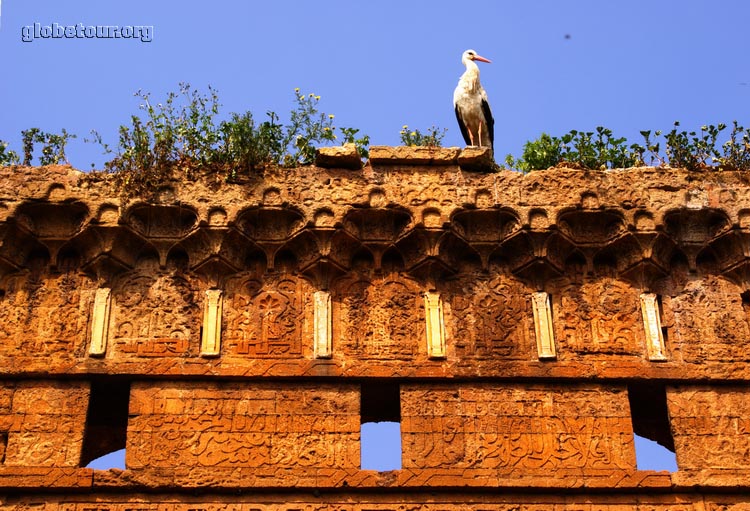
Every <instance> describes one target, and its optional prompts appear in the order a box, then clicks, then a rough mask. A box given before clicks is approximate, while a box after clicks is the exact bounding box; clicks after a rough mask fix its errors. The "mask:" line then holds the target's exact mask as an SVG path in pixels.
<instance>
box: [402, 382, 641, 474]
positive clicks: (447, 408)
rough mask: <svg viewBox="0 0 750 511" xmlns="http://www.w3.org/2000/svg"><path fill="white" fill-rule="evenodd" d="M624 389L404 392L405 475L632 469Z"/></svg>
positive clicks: (479, 387)
mask: <svg viewBox="0 0 750 511" xmlns="http://www.w3.org/2000/svg"><path fill="white" fill-rule="evenodd" d="M627 400H628V398H627V393H626V391H625V389H624V388H596V387H565V388H563V387H558V388H550V387H549V386H547V387H542V386H526V387H521V386H518V385H504V386H495V385H479V384H475V385H460V386H459V385H435V386H434V387H433V388H429V389H425V388H424V387H419V386H415V385H403V386H402V426H401V430H402V435H403V446H404V447H403V449H404V454H403V460H404V468H409V469H416V468H448V467H451V468H475V469H493V470H520V471H523V473H526V474H530V473H533V472H535V471H542V472H544V473H545V474H548V475H550V476H551V475H552V474H553V473H554V471H555V470H568V469H573V468H576V469H581V470H584V472H585V471H586V470H592V469H623V470H628V469H633V468H634V467H635V450H634V446H633V435H632V427H631V425H630V416H629V408H628V405H627Z"/></svg>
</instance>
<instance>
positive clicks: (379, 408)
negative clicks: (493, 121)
mask: <svg viewBox="0 0 750 511" xmlns="http://www.w3.org/2000/svg"><path fill="white" fill-rule="evenodd" d="M360 453H361V461H360V466H361V468H362V470H377V471H379V472H386V471H389V470H400V469H401V391H400V388H399V384H398V383H392V382H388V381H373V382H367V383H363V384H362V385H361V391H360Z"/></svg>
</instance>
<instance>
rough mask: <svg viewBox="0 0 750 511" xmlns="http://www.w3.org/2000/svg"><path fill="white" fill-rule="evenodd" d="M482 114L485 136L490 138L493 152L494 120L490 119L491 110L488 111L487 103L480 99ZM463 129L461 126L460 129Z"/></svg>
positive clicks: (488, 105)
mask: <svg viewBox="0 0 750 511" xmlns="http://www.w3.org/2000/svg"><path fill="white" fill-rule="evenodd" d="M482 113H483V114H484V119H485V120H486V121H487V135H489V137H490V147H491V148H492V150H493V151H494V150H495V119H493V118H492V110H490V104H489V103H487V100H486V99H482ZM461 129H462V130H463V129H465V128H463V126H462V127H461ZM464 138H466V135H464Z"/></svg>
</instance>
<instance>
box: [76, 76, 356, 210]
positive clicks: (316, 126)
mask: <svg viewBox="0 0 750 511" xmlns="http://www.w3.org/2000/svg"><path fill="white" fill-rule="evenodd" d="M135 95H136V96H137V97H139V98H141V100H142V103H141V105H140V109H141V110H143V112H144V113H145V115H144V116H143V117H140V116H138V115H133V116H131V119H130V121H131V122H130V125H129V126H120V129H119V140H118V145H117V149H116V154H115V156H114V157H113V158H112V159H111V160H109V161H108V162H107V163H106V164H105V169H106V170H108V171H110V172H112V173H114V174H115V182H116V184H117V185H118V186H120V188H121V190H122V191H123V192H124V194H125V195H126V196H133V195H142V194H145V193H147V192H148V191H154V190H156V189H158V186H159V184H161V183H163V182H165V181H167V180H169V179H171V178H172V177H174V172H175V170H180V171H181V172H182V173H183V175H184V176H185V177H186V178H187V179H192V178H193V177H194V174H195V173H196V172H198V171H200V172H202V173H204V174H211V175H215V176H217V177H223V178H225V179H229V180H232V179H236V178H238V177H239V176H240V175H241V174H250V173H253V172H256V171H258V170H260V169H263V168H264V167H266V166H268V165H279V166H286V167H293V166H297V165H307V164H309V163H312V162H313V160H314V159H315V150H316V146H317V145H321V144H329V143H332V142H333V141H334V140H336V139H337V135H336V134H335V130H336V128H335V127H334V125H333V120H334V116H333V115H327V114H325V113H323V112H320V111H319V109H318V103H319V101H320V96H317V95H315V94H307V95H306V94H303V93H301V92H300V89H299V88H297V89H295V90H294V97H295V105H294V108H293V109H292V111H291V112H290V116H289V123H288V124H286V125H284V124H282V123H281V121H280V119H279V116H278V115H277V114H276V113H275V112H270V111H269V112H267V120H265V121H264V122H262V123H260V124H257V123H256V122H255V119H254V118H253V115H252V113H251V112H245V113H243V114H238V113H232V114H231V115H230V117H229V119H227V120H224V121H221V122H220V123H218V124H217V121H216V119H217V117H218V115H219V101H218V94H217V93H216V91H215V90H213V89H211V88H210V87H209V94H207V95H204V94H201V93H199V92H197V91H195V90H193V89H191V87H190V86H189V85H187V84H182V83H181V84H180V88H179V92H178V93H170V94H169V95H168V96H167V99H166V100H165V101H164V103H157V104H156V105H153V104H152V102H151V98H150V95H149V94H148V93H143V92H141V91H139V92H137V93H136V94H135ZM358 132H359V130H357V129H354V128H346V129H344V130H342V134H343V135H344V139H345V141H347V142H348V141H352V142H354V143H356V144H357V145H358V148H359V149H360V154H363V155H365V156H366V155H367V145H368V144H369V137H368V136H366V135H365V136H363V137H360V138H357V137H356V134H357V133H358ZM92 133H93V139H92V140H90V141H93V142H96V143H99V144H100V145H101V146H102V147H103V148H104V150H105V153H107V154H112V153H113V151H112V149H111V148H110V147H109V146H108V145H107V144H106V143H104V141H103V140H102V137H101V135H99V133H97V132H95V131H94V132H92Z"/></svg>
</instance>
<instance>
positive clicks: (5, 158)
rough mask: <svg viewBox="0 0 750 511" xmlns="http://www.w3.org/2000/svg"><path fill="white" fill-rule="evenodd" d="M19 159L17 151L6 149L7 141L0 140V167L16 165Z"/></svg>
mask: <svg viewBox="0 0 750 511" xmlns="http://www.w3.org/2000/svg"><path fill="white" fill-rule="evenodd" d="M20 162H21V159H20V158H19V157H18V153H16V152H15V151H13V150H11V149H8V142H5V141H3V140H0V167H5V166H8V165H18V164H19V163H20Z"/></svg>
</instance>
